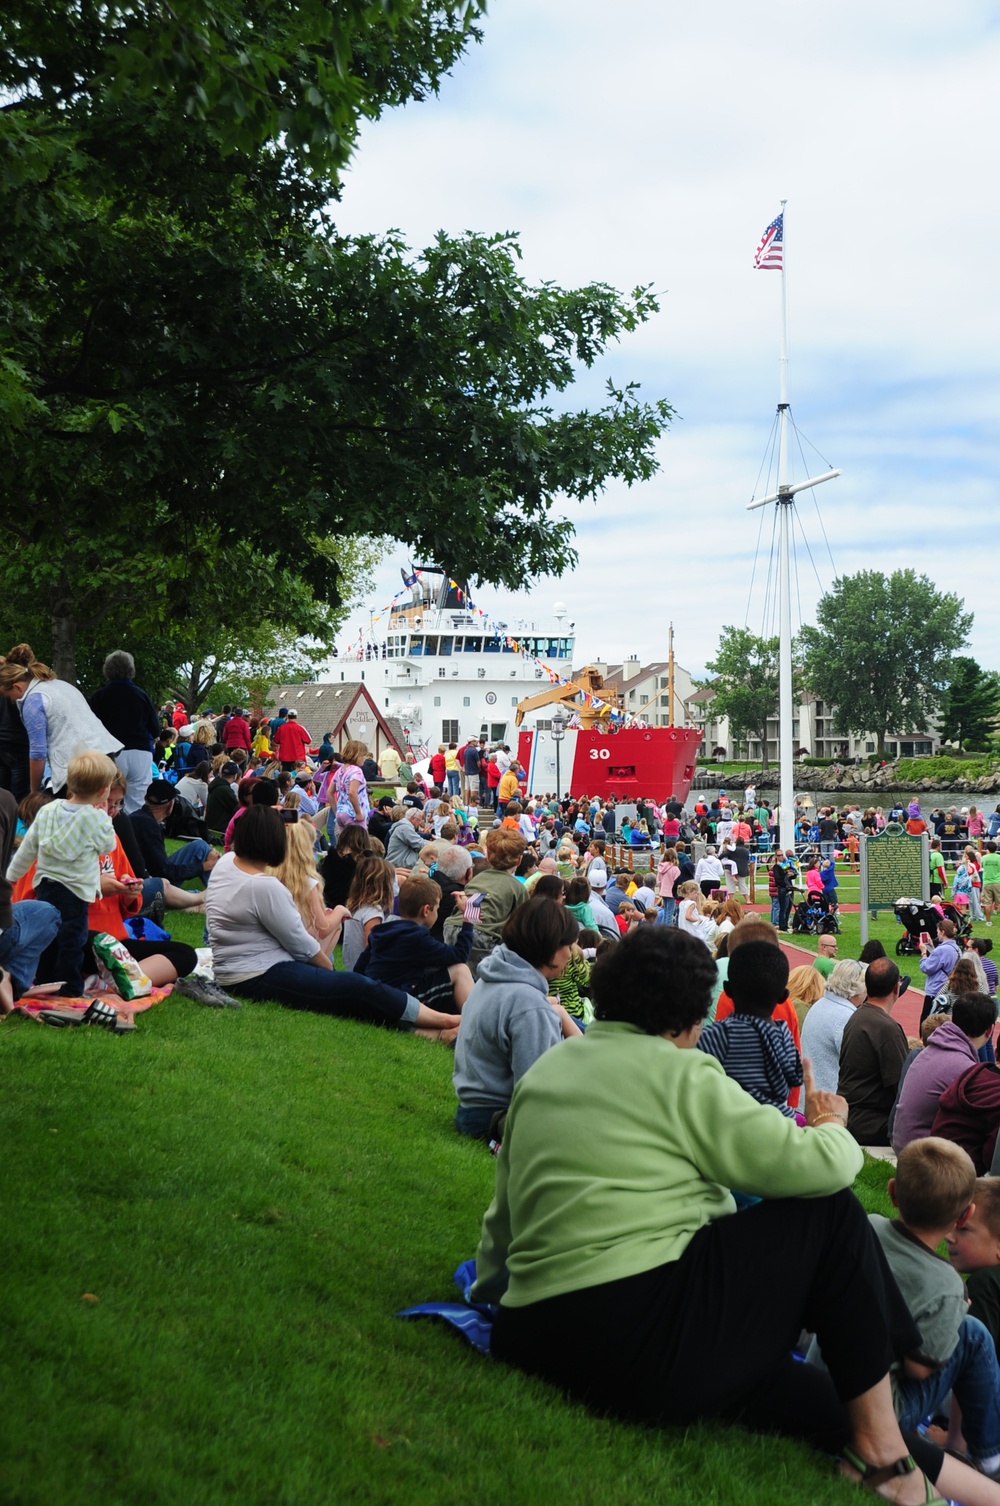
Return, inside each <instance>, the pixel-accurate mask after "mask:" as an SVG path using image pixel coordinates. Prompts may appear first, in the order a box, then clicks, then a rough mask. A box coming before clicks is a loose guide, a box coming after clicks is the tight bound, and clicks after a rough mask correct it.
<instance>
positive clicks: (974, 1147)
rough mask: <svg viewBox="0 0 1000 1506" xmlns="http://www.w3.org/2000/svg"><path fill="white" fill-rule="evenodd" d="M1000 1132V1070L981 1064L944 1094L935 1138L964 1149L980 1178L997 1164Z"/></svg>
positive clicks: (940, 1101) (992, 1064)
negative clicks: (995, 1156) (991, 1166)
mask: <svg viewBox="0 0 1000 1506" xmlns="http://www.w3.org/2000/svg"><path fill="white" fill-rule="evenodd" d="M998 1130H1000V1067H997V1066H995V1065H994V1063H993V1062H978V1063H977V1064H976V1066H974V1067H970V1068H969V1069H968V1071H966V1072H963V1073H962V1075H961V1077H956V1078H955V1081H954V1082H953V1083H950V1084H949V1085H948V1087H946V1088H945V1090H944V1092H943V1093H942V1094H941V1097H940V1099H939V1100H938V1111H937V1113H936V1114H935V1116H934V1124H933V1126H932V1127H931V1134H932V1135H941V1136H942V1137H943V1138H944V1139H945V1140H951V1141H953V1142H954V1144H955V1145H961V1146H962V1148H963V1150H967V1151H968V1152H969V1155H970V1156H971V1157H972V1161H973V1165H974V1166H975V1168H976V1176H977V1177H984V1176H986V1175H987V1173H988V1172H989V1169H990V1165H991V1163H992V1161H993V1152H994V1151H995V1150H996V1144H997V1131H998Z"/></svg>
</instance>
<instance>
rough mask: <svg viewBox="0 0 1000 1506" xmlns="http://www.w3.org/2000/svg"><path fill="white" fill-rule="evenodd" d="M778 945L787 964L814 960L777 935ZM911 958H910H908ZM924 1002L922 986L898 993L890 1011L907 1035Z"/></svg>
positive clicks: (917, 1020)
mask: <svg viewBox="0 0 1000 1506" xmlns="http://www.w3.org/2000/svg"><path fill="white" fill-rule="evenodd" d="M779 945H780V946H781V950H782V951H783V952H784V954H785V956H786V957H787V958H788V966H789V967H790V968H793V967H802V966H803V964H805V965H806V966H811V965H812V963H813V962H815V960H816V953H815V952H809V951H806V949H805V947H801V946H796V945H795V944H794V942H791V941H786V940H785V939H784V937H783V936H782V937H779ZM908 960H911V961H912V959H908ZM923 1004H924V991H923V989H922V988H913V987H910V988H908V989H907V990H906V993H905V994H900V996H899V998H898V999H897V1001H896V1007H895V1008H894V1009H893V1011H892V1017H893V1019H894V1020H898V1021H899V1023H900V1024H901V1025H902V1027H903V1029H904V1030H905V1031H906V1033H907V1035H912V1036H914V1037H915V1036H916V1035H917V1034H918V1031H919V1026H920V1011H921V1009H922V1008H923Z"/></svg>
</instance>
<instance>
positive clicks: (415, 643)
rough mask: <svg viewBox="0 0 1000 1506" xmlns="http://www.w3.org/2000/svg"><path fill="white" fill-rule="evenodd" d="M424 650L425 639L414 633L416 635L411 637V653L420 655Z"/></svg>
mask: <svg viewBox="0 0 1000 1506" xmlns="http://www.w3.org/2000/svg"><path fill="white" fill-rule="evenodd" d="M423 651H424V640H423V639H422V638H418V637H416V635H414V637H412V638H411V639H410V653H411V654H416V655H417V656H418V657H419V655H420V654H422V653H423Z"/></svg>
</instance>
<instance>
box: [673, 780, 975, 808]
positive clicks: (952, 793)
mask: <svg viewBox="0 0 1000 1506" xmlns="http://www.w3.org/2000/svg"><path fill="white" fill-rule="evenodd" d="M719 788H720V787H719V786H716V785H712V786H710V787H709V788H708V789H707V790H696V789H692V790H691V793H690V794H689V795H688V798H687V802H686V804H687V805H688V807H690V806H692V805H693V804H694V802H695V800H696V799H697V798H698V797H699V796H702V797H703V798H704V799H706V801H707V803H708V804H709V805H710V804H711V803H712V799H713V797H714V796H715V795H717V794H718V791H719ZM721 788H723V789H724V790H725V791H726V793H727V795H728V796H729V797H730V799H731V800H742V799H743V791H744V789H745V785H743V784H739V785H737V784H734V783H733V782H732V781H731V780H730V782H729V783H728V784H723V785H722V786H721ZM757 794H758V799H760V800H766V801H767V803H768V805H770V806H771V807H774V806H775V805H776V804H777V803H778V791H777V790H758V792H757ZM796 794H797V795H798V798H799V799H800V800H802V801H805V800H811V801H812V808H813V809H814V810H818V809H819V808H820V807H821V806H823V805H832V806H834V807H835V809H837V810H838V811H839V810H843V808H844V806H845V805H859V806H860V807H861V809H862V810H863V811H864V810H867V809H868V807H869V806H870V805H874V807H875V809H876V810H878V808H879V806H881V807H882V810H883V813H884V814H885V815H886V816H888V814H889V812H890V810H891V809H892V807H893V806H894V805H896V804H897V803H899V804H900V805H903V806H907V805H909V804H910V801H911V800H916V801H917V802H918V803H919V805H920V809H921V811H922V812H923V814H924V815H925V816H926V815H927V814H928V812H929V811H932V810H934V809H935V807H937V806H941V807H942V808H943V809H944V810H947V808H948V806H949V805H957V806H958V808H959V810H961V809H962V807H963V806H973V805H974V806H975V807H976V809H977V810H979V811H983V812H985V813H986V814H987V815H988V814H989V813H990V812H991V811H993V810H995V809H996V808H997V806H998V805H1000V797H998V796H997V795H996V794H993V795H978V796H977V795H970V794H969V792H968V790H913V791H910V792H904V793H900V792H899V791H897V790H894V791H893V792H892V793H891V794H890V793H889V792H888V791H887V790H873V791H872V792H871V793H868V794H866V793H865V792H863V791H860V790H859V791H858V792H857V793H855V792H854V791H852V790H801V791H796ZM807 808H808V807H807Z"/></svg>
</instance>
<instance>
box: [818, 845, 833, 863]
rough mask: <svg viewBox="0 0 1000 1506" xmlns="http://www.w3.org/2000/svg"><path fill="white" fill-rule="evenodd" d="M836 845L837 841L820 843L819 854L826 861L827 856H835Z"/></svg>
mask: <svg viewBox="0 0 1000 1506" xmlns="http://www.w3.org/2000/svg"><path fill="white" fill-rule="evenodd" d="M836 845H837V844H836V843H835V842H821V843H820V844H819V855H820V857H821V858H822V859H823V861H824V862H825V861H826V859H827V858H832V857H833V853H834V848H835V847H836Z"/></svg>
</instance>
